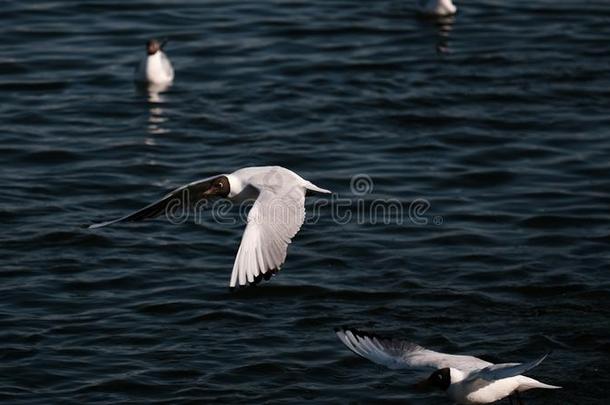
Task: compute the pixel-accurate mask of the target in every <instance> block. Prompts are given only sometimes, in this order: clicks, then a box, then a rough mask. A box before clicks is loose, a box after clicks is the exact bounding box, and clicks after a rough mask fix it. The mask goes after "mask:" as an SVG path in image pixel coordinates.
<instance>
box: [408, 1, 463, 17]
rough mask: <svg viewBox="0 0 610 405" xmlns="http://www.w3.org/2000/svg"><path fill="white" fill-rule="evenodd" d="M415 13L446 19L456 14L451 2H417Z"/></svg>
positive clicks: (455, 8)
mask: <svg viewBox="0 0 610 405" xmlns="http://www.w3.org/2000/svg"><path fill="white" fill-rule="evenodd" d="M417 11H419V12H420V13H421V14H424V15H427V16H432V17H446V16H449V15H453V14H455V13H456V12H457V7H455V5H454V4H453V1H451V0H418V2H417Z"/></svg>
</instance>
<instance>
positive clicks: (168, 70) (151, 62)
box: [135, 51, 174, 84]
mask: <svg viewBox="0 0 610 405" xmlns="http://www.w3.org/2000/svg"><path fill="white" fill-rule="evenodd" d="M135 79H136V81H139V82H147V83H155V84H166V83H171V82H172V81H173V80H174V69H173V68H172V64H171V62H170V61H169V59H168V58H167V56H165V54H164V53H163V51H158V52H156V53H155V54H154V55H147V56H146V57H145V58H144V59H142V61H141V62H140V65H139V66H138V69H137V71H136V77H135Z"/></svg>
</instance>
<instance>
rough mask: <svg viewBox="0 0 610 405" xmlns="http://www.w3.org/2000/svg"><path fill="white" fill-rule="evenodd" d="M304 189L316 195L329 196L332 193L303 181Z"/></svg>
mask: <svg viewBox="0 0 610 405" xmlns="http://www.w3.org/2000/svg"><path fill="white" fill-rule="evenodd" d="M304 186H305V188H306V189H308V190H311V191H317V192H318V193H324V194H330V193H332V191H330V190H326V189H325V188H320V187H318V186H316V185H315V184H313V183H312V182H310V181H307V180H305V184H304Z"/></svg>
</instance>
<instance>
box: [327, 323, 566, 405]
mask: <svg viewBox="0 0 610 405" xmlns="http://www.w3.org/2000/svg"><path fill="white" fill-rule="evenodd" d="M335 332H336V334H337V336H338V337H339V339H340V340H341V341H342V342H343V343H344V344H345V345H346V346H347V347H348V348H349V349H350V350H351V351H353V352H354V353H356V354H357V355H359V356H361V357H364V358H366V359H368V360H371V361H373V362H375V363H377V364H380V365H382V366H386V367H388V368H390V369H401V368H414V369H428V370H436V371H434V372H433V373H432V374H431V375H430V377H428V379H426V380H424V381H422V382H420V383H419V384H416V387H418V388H440V389H442V390H444V391H446V393H447V395H448V396H449V398H451V400H453V401H454V402H457V403H458V404H465V405H473V404H489V403H492V402H495V401H498V400H500V399H502V398H505V397H509V400H510V403H511V404H513V400H515V401H517V403H519V404H522V401H521V398H520V396H519V393H520V392H523V391H527V390H529V389H532V388H548V389H557V388H561V387H556V386H554V385H548V384H544V383H541V382H539V381H536V380H534V379H533V378H529V377H525V376H523V375H521V374H522V373H525V372H526V371H528V370H531V369H532V368H534V367H536V366H537V365H539V364H540V363H542V361H543V360H544V359H545V358H546V357H547V355H548V354H547V355H544V356H542V357H541V358H539V359H538V360H535V361H532V362H529V363H503V364H493V363H490V362H487V361H485V360H481V359H479V358H476V357H473V356H462V355H454V354H445V353H438V352H435V351H432V350H428V349H425V348H423V347H421V346H418V345H416V344H414V343H410V342H405V341H401V340H397V339H388V338H383V337H380V336H377V335H375V334H371V333H366V332H361V331H359V330H357V329H351V328H338V329H336V330H335Z"/></svg>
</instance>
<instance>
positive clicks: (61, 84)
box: [0, 0, 610, 404]
mask: <svg viewBox="0 0 610 405" xmlns="http://www.w3.org/2000/svg"><path fill="white" fill-rule="evenodd" d="M413 3H414V1H407V0H405V1H395V0H390V1H374V2H367V1H331V0H311V1H307V2H300V1H272V0H267V1H258V2H254V1H244V0H241V1H215V2H208V1H173V2H169V1H160V2H158V3H150V2H142V1H128V2H126V1H121V2H118V1H81V2H77V1H54V2H51V1H48V2H45V1H38V2H25V1H23V2H20V1H13V2H4V3H3V15H2V22H3V24H2V25H0V32H1V37H2V42H3V46H2V49H3V50H2V52H1V53H0V91H1V92H2V99H3V102H2V104H0V117H1V123H0V127H1V128H2V131H1V135H0V136H1V143H0V163H1V165H0V168H1V169H0V170H1V171H0V172H1V173H2V175H1V176H0V186H1V190H2V197H1V198H0V219H1V224H2V232H1V234H0V258H1V263H2V266H1V269H0V280H1V283H0V370H1V372H0V398H1V400H2V402H3V403H41V404H48V403H94V402H95V403H115V402H120V401H134V402H139V403H156V402H171V403H181V402H195V403H221V402H222V403H244V404H245V403H247V404H252V403H270V404H271V403H273V404H280V403H286V404H287V403H300V402H306V401H310V402H313V403H346V402H359V403H381V402H386V403H397V402H403V403H421V404H446V403H448V401H447V400H446V399H445V398H444V397H443V395H442V394H436V395H428V394H421V393H416V392H414V391H412V390H411V389H410V388H409V387H408V385H409V384H411V383H412V382H414V381H415V380H416V379H417V378H419V377H420V376H421V374H419V373H416V372H410V371H403V372H397V371H389V370H385V369H382V368H381V367H377V366H375V365H373V364H372V363H370V362H367V361H365V360H362V359H359V358H358V357H357V356H355V355H354V354H352V353H351V352H349V351H348V350H347V349H346V348H345V347H343V346H342V345H341V343H340V342H339V341H338V340H337V338H336V337H335V335H334V333H333V327H335V326H339V325H346V324H347V325H354V326H358V327H360V328H364V329H369V330H376V331H378V332H381V333H384V334H388V335H393V336H398V337H403V338H407V339H411V340H414V341H416V342H419V343H420V344H422V345H425V346H428V347H430V348H433V349H436V350H443V351H449V352H456V353H472V354H476V355H480V356H482V357H484V358H486V359H489V360H492V361H502V360H504V361H519V360H528V359H532V358H535V357H536V356H538V355H540V354H541V353H544V352H546V351H548V350H553V353H552V355H551V356H550V357H549V358H548V359H547V360H546V361H545V362H544V363H543V364H542V365H541V366H539V367H538V368H536V369H535V370H534V371H532V372H531V373H530V375H532V376H533V377H537V378H540V379H541V380H543V381H545V382H548V383H551V384H556V385H561V386H563V387H564V389H563V390H562V391H560V392H552V391H537V392H536V391H532V392H529V393H527V394H526V399H527V400H528V403H531V404H558V403H570V404H574V403H579V404H585V403H586V404H593V403H599V404H602V403H606V401H607V400H606V398H607V396H608V395H609V394H610V389H609V388H608V387H609V386H610V377H609V375H610V370H609V367H608V362H609V360H610V355H609V352H610V321H609V315H610V274H609V266H608V263H609V259H610V254H609V247H610V230H609V229H610V228H609V225H610V221H609V216H608V214H609V206H610V163H609V156H610V129H609V127H610V115H609V113H608V112H609V106H610V80H609V79H610V63H609V62H610V47H609V43H608V38H610V3H608V2H606V1H601V0H599V1H587V2H581V1H576V0H566V1H561V2H558V1H545V0H539V1H536V0H534V1H510V2H504V1H493V0H481V1H467V2H466V1H464V2H458V3H457V5H458V8H459V13H458V15H457V16H456V17H455V19H450V20H446V21H442V22H437V21H431V20H425V19H420V18H417V16H416V14H415V12H414V9H413ZM150 37H167V38H169V40H170V42H169V44H168V46H167V52H168V55H169V57H170V58H171V59H172V61H173V63H174V67H175V69H176V82H175V84H174V86H172V87H171V88H170V89H169V90H168V91H166V92H164V93H160V94H155V93H147V92H145V91H139V90H137V89H136V88H134V85H133V83H132V74H133V68H134V66H135V64H136V63H137V61H138V59H139V58H140V57H141V56H143V53H144V43H145V41H146V40H147V39H148V38H150ZM268 164H277V165H282V166H286V167H288V168H290V169H292V170H294V171H296V172H298V173H299V174H301V175H302V176H303V177H305V178H307V179H309V180H311V181H312V182H314V183H315V184H317V185H319V186H321V187H324V188H329V189H332V190H333V191H334V192H336V193H338V196H339V197H341V198H345V199H348V200H349V201H351V203H352V204H353V206H354V207H363V209H364V210H366V209H368V208H370V207H371V206H372V205H373V203H374V201H375V200H376V199H396V200H397V201H400V202H401V203H402V204H403V205H404V206H405V207H406V206H408V205H409V204H410V203H411V202H412V201H415V200H417V201H420V202H423V201H424V200H425V201H427V202H428V203H429V209H427V210H425V209H424V210H421V211H418V212H419V213H418V215H419V217H418V218H419V219H418V224H416V223H413V221H411V220H409V218H407V220H405V221H404V222H403V223H396V221H392V223H389V224H385V223H383V221H377V222H376V223H373V222H371V221H370V220H369V221H366V220H365V221H360V220H359V219H358V217H356V216H354V217H352V218H351V220H349V221H345V220H344V221H337V218H336V216H333V210H332V209H331V208H329V207H326V208H323V209H322V210H321V212H320V217H319V220H318V221H317V223H315V224H307V225H305V226H304V227H303V229H302V230H301V232H300V233H299V234H298V235H297V237H296V238H295V240H294V243H293V244H292V245H291V247H290V249H289V255H288V260H287V262H286V264H285V266H284V268H283V270H282V271H281V272H280V274H279V275H278V276H276V277H274V278H273V279H272V280H271V281H270V282H267V283H263V284H261V285H259V286H257V287H255V288H250V289H246V290H241V291H237V292H234V293H231V292H230V291H229V290H228V288H227V285H228V281H229V276H230V271H231V267H232V263H233V258H234V255H235V252H236V250H237V246H238V244H239V240H240V237H241V232H242V228H243V225H242V224H235V225H231V224H222V223H215V222H211V221H208V222H206V223H204V224H203V225H197V224H194V223H193V222H192V221H189V222H187V223H185V224H182V225H172V224H170V223H168V222H167V221H165V220H162V219H158V220H152V221H148V222H145V223H137V224H121V225H117V226H114V227H109V228H104V229H99V230H95V231H93V230H88V229H86V228H84V227H82V225H84V224H89V223H91V222H92V221H96V220H101V219H109V218H113V217H116V216H120V215H123V214H125V213H127V212H129V211H130V210H132V209H136V208H139V207H141V206H143V205H145V204H147V203H149V202H151V201H153V200H154V199H156V198H157V197H158V196H159V195H162V194H163V193H164V192H166V191H167V190H170V189H172V188H173V187H176V186H178V185H181V184H183V183H186V182H190V181H192V180H195V179H197V178H201V177H205V176H209V175H212V174H216V173H223V172H230V171H233V170H235V169H238V168H240V167H244V166H252V165H268ZM355 174H365V175H367V176H369V177H370V178H371V179H372V181H373V187H372V189H370V187H369V188H368V189H367V190H365V193H358V190H353V189H352V188H351V187H350V181H351V179H352V176H353V175H355ZM367 186H370V184H368V185H367ZM318 198H319V197H318ZM419 199H421V200H419ZM313 201H315V198H314V199H309V200H308V209H309V211H310V212H311V207H312V203H313ZM358 204H360V205H358ZM231 215H234V213H233V214H231ZM420 219H421V220H422V221H420ZM424 222H425V223H424Z"/></svg>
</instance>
